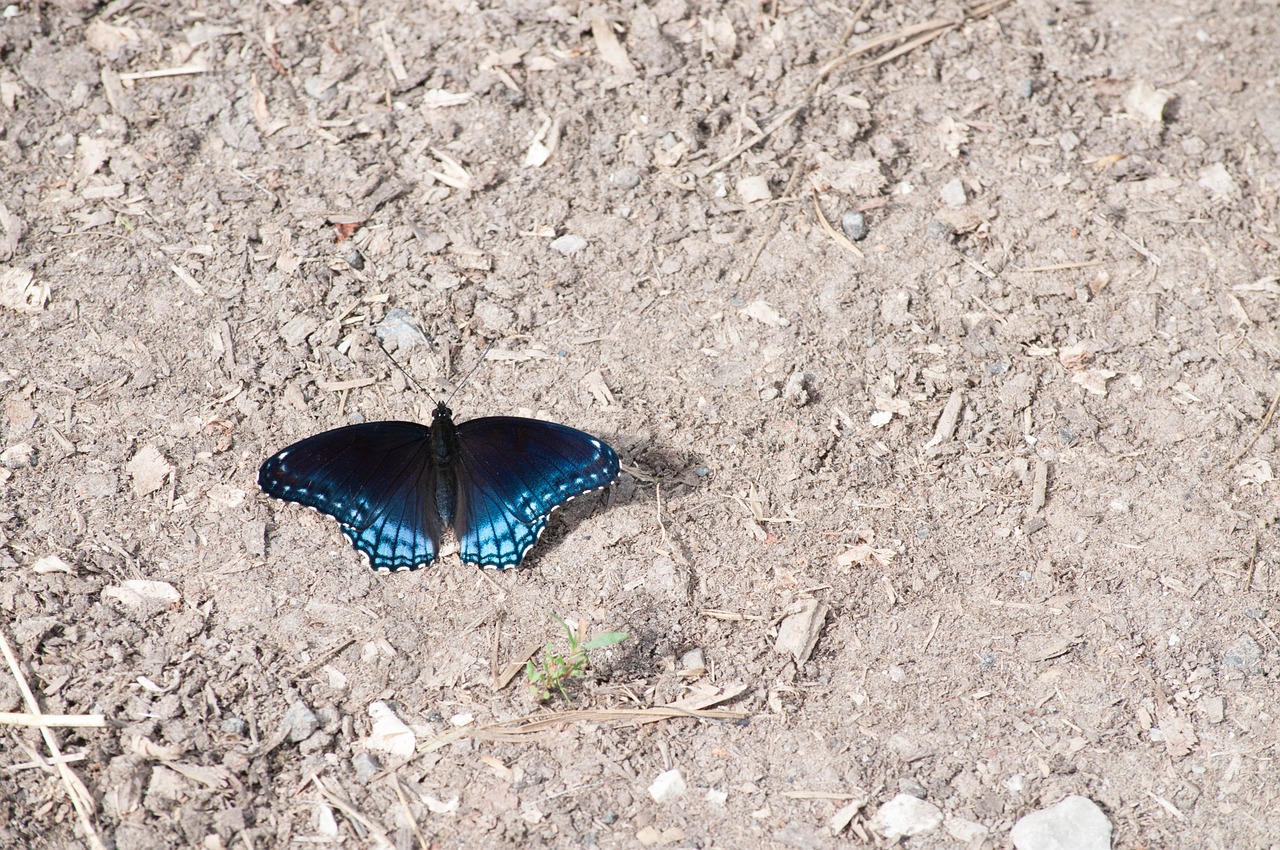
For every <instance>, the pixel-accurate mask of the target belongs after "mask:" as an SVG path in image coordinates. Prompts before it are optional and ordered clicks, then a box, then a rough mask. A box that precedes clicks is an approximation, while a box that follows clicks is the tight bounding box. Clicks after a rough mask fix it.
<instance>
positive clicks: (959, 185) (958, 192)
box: [942, 177, 969, 210]
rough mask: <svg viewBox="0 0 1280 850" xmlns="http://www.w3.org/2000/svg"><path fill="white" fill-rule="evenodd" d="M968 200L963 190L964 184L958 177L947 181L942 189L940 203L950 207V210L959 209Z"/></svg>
mask: <svg viewBox="0 0 1280 850" xmlns="http://www.w3.org/2000/svg"><path fill="white" fill-rule="evenodd" d="M968 200H969V196H968V194H967V193H966V192H965V190H964V182H963V181H962V180H961V179H960V178H959V177H957V178H955V179H954V180H949V181H947V185H945V186H943V187H942V202H943V203H944V204H946V205H947V206H949V207H951V209H953V210H958V209H960V208H961V207H963V206H964V205H965V204H966V203H967V202H968Z"/></svg>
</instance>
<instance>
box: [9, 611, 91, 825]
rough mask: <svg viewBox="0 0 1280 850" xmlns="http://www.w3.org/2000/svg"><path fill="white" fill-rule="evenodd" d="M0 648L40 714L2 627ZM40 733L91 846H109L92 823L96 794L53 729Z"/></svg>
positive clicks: (24, 694) (30, 704) (20, 687)
mask: <svg viewBox="0 0 1280 850" xmlns="http://www.w3.org/2000/svg"><path fill="white" fill-rule="evenodd" d="M0 652H3V653H4V660H5V661H6V662H8V664H9V670H10V671H11V672H12V673H13V678H14V680H15V681H16V682H17V683H18V690H20V691H21V692H22V699H23V701H24V702H26V704H27V708H28V709H29V710H30V711H31V713H32V714H41V713H42V712H41V711H40V704H39V703H38V702H36V697H35V694H33V693H31V688H30V686H28V685H27V680H26V679H25V678H24V677H23V675H22V668H21V667H19V666H18V659H17V658H16V657H15V656H14V654H13V650H12V649H10V648H9V641H8V640H7V639H6V638H5V636H4V632H3V631H0ZM40 734H41V735H42V736H44V743H45V746H47V747H48V748H49V752H50V753H52V754H53V757H54V759H56V761H55V762H54V763H53V764H54V767H56V768H57V769H58V776H59V777H60V778H61V779H62V784H63V785H64V786H65V787H66V791H67V796H68V797H70V798H71V806H72V808H74V809H75V810H76V815H77V816H79V818H80V827H81V829H83V830H84V834H85V838H86V839H87V840H88V842H89V846H90V847H92V848H93V850H107V845H105V844H103V843H102V839H101V838H100V837H98V830H97V829H96V828H95V827H94V825H93V808H92V806H93V797H92V796H91V795H90V794H89V789H88V788H86V787H85V786H84V783H83V782H81V781H80V777H78V776H76V774H75V772H74V771H73V770H72V769H71V768H70V767H68V766H67V764H66V762H65V761H63V760H62V751H61V750H60V749H59V748H58V739H57V738H55V737H54V736H53V731H52V730H51V729H49V727H47V726H41V727H40Z"/></svg>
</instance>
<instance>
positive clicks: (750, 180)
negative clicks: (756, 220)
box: [734, 175, 773, 204]
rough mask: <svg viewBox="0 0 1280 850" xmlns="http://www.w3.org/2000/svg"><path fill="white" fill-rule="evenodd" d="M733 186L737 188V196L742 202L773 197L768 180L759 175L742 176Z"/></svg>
mask: <svg viewBox="0 0 1280 850" xmlns="http://www.w3.org/2000/svg"><path fill="white" fill-rule="evenodd" d="M734 188H735V189H737V190H738V197H739V198H741V199H742V202H743V203H744V204H753V203H757V202H759V201H769V200H772V199H773V193H772V192H770V191H769V181H768V180H767V179H765V178H764V177H761V176H759V175H757V176H755V177H743V178H742V179H741V180H739V181H738V184H737V185H736V186H735V187H734Z"/></svg>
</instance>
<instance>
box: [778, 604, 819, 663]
mask: <svg viewBox="0 0 1280 850" xmlns="http://www.w3.org/2000/svg"><path fill="white" fill-rule="evenodd" d="M787 610H788V612H789V613H788V614H787V616H786V617H785V618H783V620H782V623H781V624H779V626H778V639H777V640H776V641H775V642H774V644H773V650H774V652H777V653H779V654H780V655H790V656H791V657H792V658H794V659H795V660H796V663H797V664H803V663H804V662H805V661H807V660H808V659H809V655H810V654H812V652H813V648H814V647H815V646H816V645H817V643H818V636H819V635H820V634H822V626H823V624H824V623H825V622H826V619H827V614H828V613H829V612H830V611H831V609H830V608H829V607H828V606H827V605H826V603H824V602H821V601H819V600H817V599H813V598H809V599H801V600H800V601H798V602H796V603H794V604H792V605H791V606H790V607H789V608H788V609H787Z"/></svg>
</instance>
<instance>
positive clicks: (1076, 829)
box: [1009, 795, 1111, 850]
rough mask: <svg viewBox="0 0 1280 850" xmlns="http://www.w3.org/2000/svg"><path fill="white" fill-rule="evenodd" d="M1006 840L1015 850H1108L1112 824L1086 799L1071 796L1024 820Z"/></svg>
mask: <svg viewBox="0 0 1280 850" xmlns="http://www.w3.org/2000/svg"><path fill="white" fill-rule="evenodd" d="M1009 837H1010V838H1011V839H1012V840H1013V846H1014V847H1016V848H1017V850H1111V821H1110V820H1108V819H1107V816H1106V815H1105V814H1103V813H1102V809H1100V808H1098V806H1097V804H1096V803H1094V802H1093V801H1092V800H1090V799H1089V798H1088V797H1080V796H1077V795H1072V796H1070V797H1066V798H1064V799H1063V800H1062V802H1060V803H1058V804H1057V805H1054V806H1050V807H1049V808H1047V809H1041V810H1040V811H1038V812H1032V813H1031V814H1029V815H1026V816H1024V817H1023V818H1022V819H1020V820H1019V821H1018V822H1017V823H1015V824H1014V825H1013V829H1012V830H1011V831H1010V833H1009Z"/></svg>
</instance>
